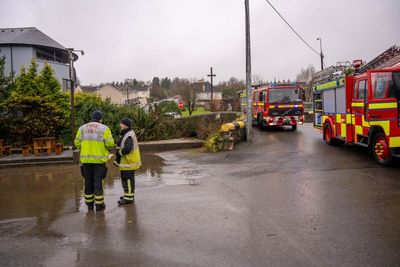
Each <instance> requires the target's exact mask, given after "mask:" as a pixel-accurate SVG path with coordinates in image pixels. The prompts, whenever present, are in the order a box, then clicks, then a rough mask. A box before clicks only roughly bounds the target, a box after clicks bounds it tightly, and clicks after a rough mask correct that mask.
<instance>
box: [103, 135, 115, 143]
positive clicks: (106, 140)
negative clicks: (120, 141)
mask: <svg viewBox="0 0 400 267" xmlns="http://www.w3.org/2000/svg"><path fill="white" fill-rule="evenodd" d="M111 140H113V138H112V136H111V137H109V138H107V139H105V140H104V142H108V141H111Z"/></svg>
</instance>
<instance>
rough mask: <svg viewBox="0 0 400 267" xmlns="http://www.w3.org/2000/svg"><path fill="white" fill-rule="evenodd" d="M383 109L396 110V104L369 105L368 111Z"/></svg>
mask: <svg viewBox="0 0 400 267" xmlns="http://www.w3.org/2000/svg"><path fill="white" fill-rule="evenodd" d="M385 108H397V103H396V102H390V103H370V104H369V109H385Z"/></svg>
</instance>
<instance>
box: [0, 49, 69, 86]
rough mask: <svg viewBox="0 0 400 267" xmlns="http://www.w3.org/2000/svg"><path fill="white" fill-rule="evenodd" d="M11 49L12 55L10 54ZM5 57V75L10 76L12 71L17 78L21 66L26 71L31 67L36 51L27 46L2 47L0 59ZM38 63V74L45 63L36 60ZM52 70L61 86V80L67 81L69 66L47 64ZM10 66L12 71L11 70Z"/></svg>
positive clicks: (56, 63)
mask: <svg viewBox="0 0 400 267" xmlns="http://www.w3.org/2000/svg"><path fill="white" fill-rule="evenodd" d="M11 49H12V53H11ZM11 54H12V57H13V60H12V64H11ZM3 56H5V57H6V64H5V70H4V71H5V74H6V75H11V71H14V77H15V76H18V75H19V73H20V69H21V66H22V65H23V66H24V67H25V69H28V68H29V66H30V65H31V62H32V58H36V51H35V49H34V48H32V47H28V46H12V48H11V47H10V46H2V47H0V57H3ZM36 62H37V63H38V72H40V71H41V70H42V69H43V67H44V63H45V61H43V60H36ZM48 63H49V64H50V65H51V67H52V68H53V70H54V73H55V75H56V77H57V79H58V81H59V82H60V84H62V80H63V79H69V66H68V64H62V63H58V62H51V61H50V62H48ZM11 65H12V69H11Z"/></svg>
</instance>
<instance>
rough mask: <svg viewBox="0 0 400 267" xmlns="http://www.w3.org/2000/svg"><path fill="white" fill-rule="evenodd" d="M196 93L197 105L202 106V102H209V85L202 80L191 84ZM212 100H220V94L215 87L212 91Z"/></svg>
mask: <svg viewBox="0 0 400 267" xmlns="http://www.w3.org/2000/svg"><path fill="white" fill-rule="evenodd" d="M192 85H193V86H194V90H195V92H196V99H197V102H198V104H199V105H201V104H204V102H207V101H211V83H210V82H206V81H204V80H199V81H198V82H195V83H193V84H192ZM213 99H214V100H221V99H222V92H220V91H218V90H217V89H216V88H215V86H214V90H213Z"/></svg>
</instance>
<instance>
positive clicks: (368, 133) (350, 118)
mask: <svg viewBox="0 0 400 267" xmlns="http://www.w3.org/2000/svg"><path fill="white" fill-rule="evenodd" d="M394 58H399V59H400V48H399V47H396V46H395V47H392V48H390V49H389V50H387V51H385V52H384V53H382V54H381V55H380V56H378V57H377V58H375V59H374V60H372V61H371V62H370V63H368V64H366V65H365V66H363V67H361V68H359V67H360V65H361V62H362V61H354V62H353V67H354V69H355V73H354V74H350V75H345V74H344V72H346V69H347V70H348V69H349V68H346V67H344V66H340V65H339V66H337V67H331V70H329V68H328V70H324V71H321V72H320V73H317V74H316V77H315V78H316V80H317V84H316V85H315V86H314V87H313V93H314V98H313V99H314V114H315V117H314V126H315V127H316V128H318V129H320V130H321V132H322V133H323V139H324V140H325V142H326V143H327V144H328V145H334V144H339V143H352V144H356V145H360V146H363V147H367V148H368V149H369V151H370V153H371V154H372V155H373V157H374V158H375V160H376V161H377V162H378V163H380V164H383V165H389V164H391V162H392V159H393V157H400V109H399V107H400V65H399V64H397V65H396V64H393V59H394ZM388 62H389V63H388ZM390 62H391V63H390ZM387 65H389V66H392V67H386V66H387ZM393 65H394V66H393ZM376 66H379V67H376ZM382 66H384V67H382ZM342 73H343V74H342ZM324 76H325V78H324Z"/></svg>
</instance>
